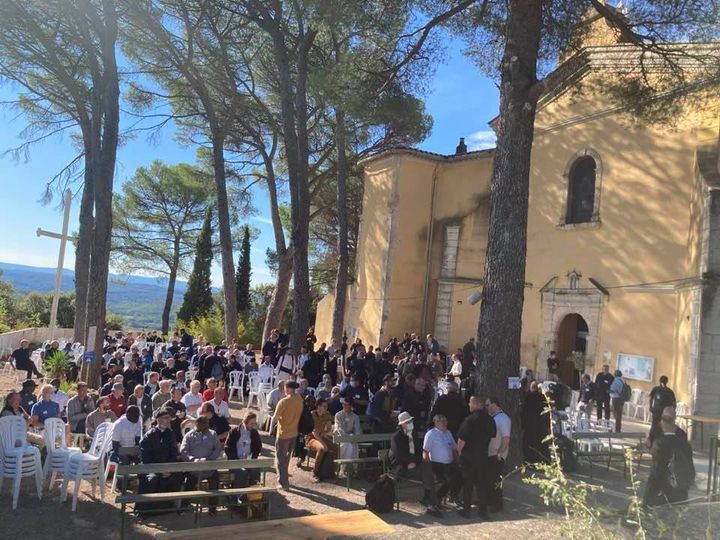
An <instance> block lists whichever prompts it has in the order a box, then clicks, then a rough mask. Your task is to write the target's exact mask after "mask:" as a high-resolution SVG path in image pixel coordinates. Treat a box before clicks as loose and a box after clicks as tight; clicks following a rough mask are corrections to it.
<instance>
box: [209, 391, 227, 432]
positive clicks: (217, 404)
mask: <svg viewBox="0 0 720 540" xmlns="http://www.w3.org/2000/svg"><path fill="white" fill-rule="evenodd" d="M224 395H225V389H224V388H219V387H218V388H216V389H215V392H214V396H213V399H212V401H208V402H207V403H209V404H210V405H212V406H213V409H215V414H217V415H218V416H221V417H223V418H225V419H227V420H230V407H229V406H228V403H227V401H225V400H224V399H223V397H224ZM211 429H212V428H211Z"/></svg>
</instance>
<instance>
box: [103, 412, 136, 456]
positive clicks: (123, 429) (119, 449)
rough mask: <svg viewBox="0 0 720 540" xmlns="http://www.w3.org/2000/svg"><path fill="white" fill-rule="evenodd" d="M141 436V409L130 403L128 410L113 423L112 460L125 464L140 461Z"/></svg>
mask: <svg viewBox="0 0 720 540" xmlns="http://www.w3.org/2000/svg"><path fill="white" fill-rule="evenodd" d="M141 436H142V421H141V420H140V409H139V408H138V407H137V406H136V405H130V406H129V407H128V408H127V412H126V413H125V414H124V415H122V416H121V417H120V418H118V419H117V420H116V421H115V423H114V424H113V432H112V455H111V457H110V460H111V461H114V462H115V463H120V464H124V465H126V464H128V463H137V462H139V461H140V447H139V444H140V437H141Z"/></svg>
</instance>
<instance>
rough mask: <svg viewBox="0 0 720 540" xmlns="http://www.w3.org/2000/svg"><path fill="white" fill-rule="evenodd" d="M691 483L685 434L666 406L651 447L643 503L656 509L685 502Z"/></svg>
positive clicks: (691, 466)
mask: <svg viewBox="0 0 720 540" xmlns="http://www.w3.org/2000/svg"><path fill="white" fill-rule="evenodd" d="M694 482H695V465H694V463H693V453H692V447H691V446H690V443H689V442H688V440H687V433H685V432H684V431H683V430H682V429H680V428H679V427H678V426H677V425H676V424H675V407H665V408H664V409H663V410H662V415H661V417H660V423H659V424H658V436H657V438H656V440H655V442H654V443H653V445H652V465H651V466H650V476H649V477H648V481H647V486H646V487H645V495H644V497H643V503H644V504H645V505H646V506H657V505H660V504H667V503H674V502H679V501H685V500H687V498H688V490H689V489H690V487H691V486H692V485H693V483H694Z"/></svg>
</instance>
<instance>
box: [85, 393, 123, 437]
mask: <svg viewBox="0 0 720 540" xmlns="http://www.w3.org/2000/svg"><path fill="white" fill-rule="evenodd" d="M117 419H118V417H117V416H116V415H115V413H114V412H112V410H111V409H110V398H109V397H108V396H101V397H100V398H99V399H98V402H97V408H96V409H95V410H94V411H93V412H91V413H90V414H88V415H87V418H85V434H86V435H87V436H88V437H89V438H90V439H92V438H93V436H94V435H95V430H96V429H97V427H98V426H99V425H100V424H102V423H103V422H115V421H116V420H117Z"/></svg>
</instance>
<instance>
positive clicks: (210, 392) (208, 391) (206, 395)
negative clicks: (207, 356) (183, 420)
mask: <svg viewBox="0 0 720 540" xmlns="http://www.w3.org/2000/svg"><path fill="white" fill-rule="evenodd" d="M205 385H206V386H207V388H205V391H204V392H203V393H202V400H203V401H212V400H213V399H215V389H216V388H217V387H218V383H217V381H216V380H215V379H212V378H211V379H208V380H206V381H205ZM227 400H228V393H227V390H225V391H224V392H223V401H227Z"/></svg>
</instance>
